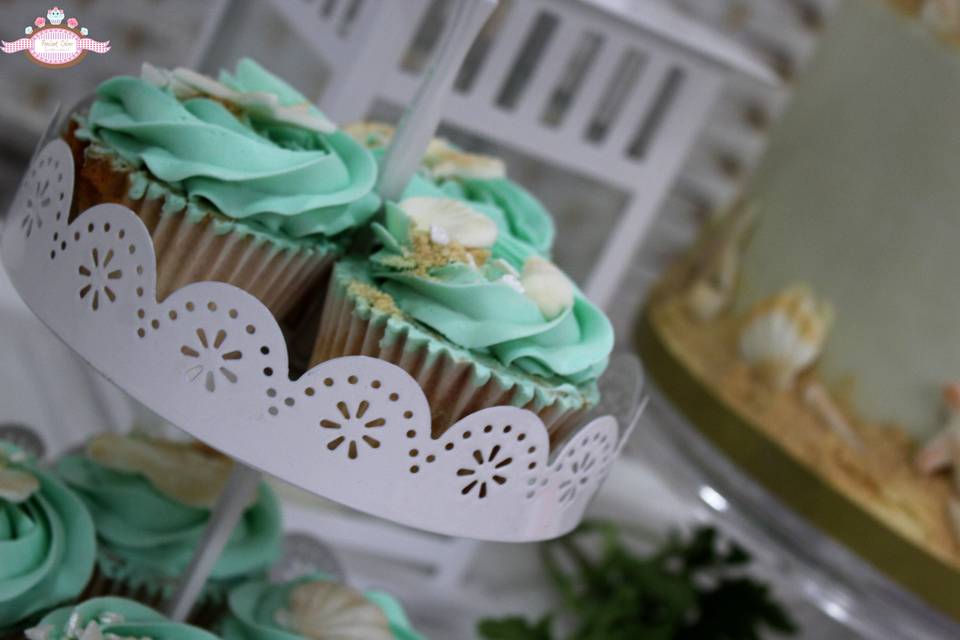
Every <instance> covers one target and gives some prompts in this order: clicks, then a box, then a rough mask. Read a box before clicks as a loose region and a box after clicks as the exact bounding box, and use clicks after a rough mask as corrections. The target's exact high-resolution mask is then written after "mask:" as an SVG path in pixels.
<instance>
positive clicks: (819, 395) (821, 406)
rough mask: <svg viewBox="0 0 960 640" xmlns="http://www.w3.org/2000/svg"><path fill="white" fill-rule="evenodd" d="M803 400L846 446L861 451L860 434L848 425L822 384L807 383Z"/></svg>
mask: <svg viewBox="0 0 960 640" xmlns="http://www.w3.org/2000/svg"><path fill="white" fill-rule="evenodd" d="M803 401H804V403H805V404H806V405H807V406H808V407H809V408H810V409H811V410H812V411H813V412H814V413H815V414H816V415H817V417H818V418H819V419H820V421H821V422H823V424H825V425H826V426H827V427H828V428H829V429H830V430H831V431H833V432H834V433H835V434H836V435H837V436H838V437H839V438H840V439H841V440H843V441H844V442H845V443H846V444H847V446H849V447H850V448H851V449H853V450H854V451H858V452H859V451H863V441H862V440H861V439H860V436H858V435H857V432H856V431H854V430H853V427H851V426H850V423H849V422H848V421H847V418H846V416H844V415H843V412H842V411H840V409H839V407H837V403H836V402H834V400H833V397H832V396H831V395H830V392H828V391H827V390H826V389H825V388H824V387H823V385H822V384H820V383H819V382H815V381H814V382H810V383H809V384H807V385H806V386H805V387H804V388H803Z"/></svg>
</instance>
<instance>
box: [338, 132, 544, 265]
mask: <svg viewBox="0 0 960 640" xmlns="http://www.w3.org/2000/svg"><path fill="white" fill-rule="evenodd" d="M345 130H346V131H347V133H349V134H350V135H352V136H353V137H354V138H355V139H356V140H357V141H358V142H360V143H361V144H363V145H364V146H366V147H367V148H369V149H371V150H372V151H373V152H374V154H375V155H376V156H378V157H380V156H382V154H383V152H384V150H385V149H386V146H387V145H388V144H389V143H390V140H391V139H392V138H393V133H394V130H393V127H391V126H390V125H386V124H382V123H376V122H365V123H355V124H352V125H348V126H347V127H346V129H345ZM404 196H405V197H414V196H433V197H447V198H456V199H458V200H464V201H466V202H468V203H469V204H471V205H472V206H474V207H475V208H476V209H477V210H479V211H481V212H483V213H484V214H485V215H487V216H489V217H490V218H492V219H493V220H494V222H496V223H497V227H498V228H499V229H500V231H501V232H502V233H503V234H504V235H510V236H512V237H514V238H516V239H518V240H521V241H523V242H524V243H526V244H528V245H530V246H531V247H533V248H534V249H536V250H537V251H539V252H540V253H541V254H543V255H549V254H550V250H551V248H552V247H553V241H554V239H555V237H556V228H555V226H554V223H553V218H552V217H551V215H550V213H549V212H548V211H547V210H546V208H544V206H543V205H542V204H541V203H540V201H539V200H537V198H536V197H535V196H534V195H533V194H531V193H530V192H529V191H527V190H526V189H524V188H523V187H522V186H520V185H519V184H517V183H516V182H514V181H513V180H510V179H509V178H508V177H507V175H506V169H505V167H504V163H503V161H502V160H500V159H499V158H495V157H493V156H484V155H479V154H473V153H467V152H464V151H462V150H460V149H459V148H457V147H456V146H454V145H453V144H451V143H450V142H448V141H446V140H444V139H442V138H434V139H433V141H432V142H431V143H430V146H429V147H428V149H427V152H426V154H425V155H424V158H423V162H422V166H421V169H420V173H419V174H418V175H416V176H414V178H413V180H411V182H410V184H409V185H408V186H407V190H406V192H405V194H404Z"/></svg>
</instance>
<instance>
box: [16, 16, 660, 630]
mask: <svg viewBox="0 0 960 640" xmlns="http://www.w3.org/2000/svg"><path fill="white" fill-rule="evenodd" d="M494 5H495V0H461V1H460V2H459V4H458V6H457V10H456V15H455V17H454V19H453V20H452V21H451V23H450V26H449V27H448V30H447V32H446V33H445V35H444V43H443V44H442V45H441V47H440V50H439V51H438V53H437V56H436V58H435V60H436V62H435V65H434V68H433V70H432V72H431V73H429V74H427V76H426V77H425V80H424V82H423V85H422V86H421V89H420V91H419V93H418V95H417V98H416V99H415V100H414V102H413V104H412V105H411V108H410V109H409V111H408V113H407V116H406V117H405V118H404V121H403V122H402V124H401V126H400V127H399V130H398V132H397V135H396V137H395V140H394V143H393V146H392V147H391V149H390V150H389V151H388V152H387V154H386V157H385V160H384V163H383V166H382V172H381V183H380V185H379V189H380V191H381V193H382V194H383V195H384V196H385V197H388V198H391V197H396V196H398V195H399V193H400V192H401V191H402V188H403V186H404V185H406V183H407V182H408V181H409V178H410V177H411V175H412V174H413V172H414V170H415V168H416V167H417V166H418V165H419V161H420V158H421V156H422V154H423V151H424V150H425V149H426V146H427V143H428V141H429V139H430V137H431V135H432V134H433V131H434V130H435V128H436V125H437V121H438V118H439V108H440V104H441V102H442V100H443V99H444V96H445V95H446V93H447V92H448V91H449V88H450V85H451V83H452V80H453V77H454V75H455V72H456V71H457V69H458V68H459V66H460V64H461V62H462V60H463V58H464V56H465V54H466V51H467V49H468V47H469V45H470V43H471V42H472V41H473V39H474V37H475V36H476V34H477V33H478V31H479V29H480V27H481V26H482V25H483V23H484V21H485V20H486V18H487V17H488V16H489V14H490V11H491V10H492V9H493V6H494ZM63 125H64V118H63V117H60V118H58V117H56V116H55V117H54V119H53V121H52V122H51V125H50V126H49V128H48V130H47V132H46V134H45V135H44V137H43V139H42V140H41V142H40V144H39V145H38V148H37V151H36V153H35V155H34V157H33V160H32V162H31V164H30V166H29V168H28V169H27V172H26V175H25V176H24V178H23V180H22V182H21V184H20V188H19V190H18V192H17V194H16V197H15V199H14V202H13V205H12V206H11V208H10V210H9V212H8V213H7V216H6V220H5V224H4V227H3V230H2V231H3V233H2V237H0V256H2V258H3V263H4V266H5V267H6V269H7V271H8V273H9V276H10V279H11V281H12V282H13V284H14V286H15V287H16V288H17V290H18V292H19V293H20V295H21V296H22V298H23V300H24V302H26V304H27V305H28V306H29V307H30V308H31V309H32V310H33V312H34V313H35V314H36V315H37V316H38V317H39V318H40V319H41V320H42V321H43V322H44V323H45V324H46V325H47V326H48V327H49V328H50V329H51V330H52V331H53V332H54V333H55V334H56V335H58V336H59V337H60V338H61V339H62V340H63V341H64V342H65V343H66V344H67V345H69V346H70V347H71V348H73V349H74V350H75V351H76V352H77V353H78V354H79V355H80V356H81V357H83V358H84V359H85V360H86V361H87V362H89V363H90V364H91V365H92V366H93V367H94V368H96V369H97V370H99V371H100V372H101V373H102V374H103V375H104V376H106V377H107V378H108V379H110V380H111V381H113V382H114V383H115V384H117V385H118V386H120V387H121V388H123V389H124V390H125V391H127V392H128V393H129V394H130V395H131V396H133V397H134V398H136V399H137V400H139V401H140V402H142V403H143V404H145V405H146V406H147V407H149V408H151V409H152V410H154V411H155V412H156V413H158V414H159V415H160V416H162V417H163V418H165V419H166V420H168V421H169V422H171V423H172V424H174V425H177V426H178V427H180V428H181V429H183V430H184V431H186V432H188V433H189V434H191V435H192V436H195V437H196V438H198V439H200V440H202V441H203V442H205V443H207V444H208V445H210V446H212V447H214V448H216V449H218V450H220V451H222V452H223V453H225V454H226V455H228V456H231V457H232V458H234V459H235V460H236V461H237V464H236V467H235V471H234V473H233V475H232V476H231V478H230V480H229V482H228V484H227V486H226V488H225V490H224V492H223V494H222V496H221V497H220V500H219V502H218V504H217V505H216V507H215V509H214V512H213V516H212V518H211V524H210V526H209V528H208V530H207V532H206V534H205V535H204V537H203V540H202V541H201V543H200V545H199V548H198V550H197V552H196V555H195V557H194V559H193V562H192V565H191V566H190V568H189V569H188V570H187V572H186V574H185V575H184V576H183V579H182V583H181V585H180V587H179V589H178V591H177V593H176V594H175V595H174V597H173V598H172V599H171V601H170V603H169V609H168V613H169V614H170V615H171V616H172V617H174V618H176V619H180V620H182V619H184V618H186V616H187V614H188V613H189V611H190V609H191V607H192V606H193V604H194V602H195V600H196V597H197V594H198V593H199V591H200V588H201V587H202V585H203V583H204V582H205V581H206V578H207V576H208V575H209V573H210V571H211V569H212V566H213V564H214V563H215V562H216V559H217V557H218V556H219V554H220V552H221V550H222V548H223V546H224V545H225V544H226V541H227V539H228V538H229V536H230V534H231V532H232V531H233V528H234V525H235V524H236V522H237V520H238V518H239V517H240V515H241V513H242V512H243V510H244V508H245V506H246V504H247V502H248V498H249V496H250V495H251V492H252V491H253V489H254V487H255V486H256V483H257V482H258V479H259V477H260V472H261V471H262V472H266V473H269V474H271V475H273V476H276V477H277V478H280V479H282V480H285V481H287V482H290V483H292V484H294V485H298V486H300V487H302V488H304V489H307V490H309V491H312V492H314V493H317V494H320V495H322V496H325V497H327V498H330V499H333V500H336V501H338V502H340V503H343V504H345V505H348V506H350V507H353V508H356V509H359V510H361V511H365V512H368V513H370V514H374V515H377V516H380V517H382V518H386V519H390V520H393V521H396V522H399V523H402V524H406V525H410V526H413V527H417V528H422V529H426V530H429V531H433V532H437V533H442V534H448V535H454V536H464V537H471V538H477V539H487V540H501V541H532V540H540V539H546V538H550V537H555V536H559V535H561V534H563V533H565V532H567V531H569V530H571V529H572V528H573V527H575V526H576V525H577V523H578V522H579V521H580V519H581V517H582V515H583V512H584V509H585V507H586V505H587V503H588V501H589V500H590V498H591V496H592V495H593V494H594V492H595V491H596V490H597V488H598V486H599V485H600V483H601V482H602V481H603V479H604V478H605V477H606V475H607V473H608V471H609V469H610V465H611V464H612V463H613V461H614V459H615V457H616V456H617V455H618V453H619V451H620V448H621V446H622V444H623V442H624V441H625V440H626V438H627V436H628V435H629V431H630V430H631V429H632V427H633V424H634V423H635V419H636V417H637V416H638V414H639V411H640V409H641V405H642V402H641V400H642V393H641V391H640V384H641V383H640V379H641V378H640V373H639V367H638V366H636V365H635V364H631V363H625V362H623V361H621V362H618V363H615V364H616V366H615V367H613V370H614V371H615V373H614V374H613V375H612V376H608V379H607V383H610V382H613V383H614V384H615V385H616V386H618V387H619V388H620V390H619V392H617V393H611V394H610V395H611V397H613V398H614V399H615V400H616V401H617V402H619V403H621V406H620V407H619V410H618V411H617V415H618V416H623V417H621V418H620V420H619V421H618V419H617V418H615V417H614V416H612V415H600V416H598V417H594V418H593V419H592V420H590V422H588V423H587V424H585V425H584V426H583V427H582V428H580V429H579V430H577V431H576V432H575V433H573V434H572V435H571V436H570V437H569V438H567V439H566V440H565V441H563V442H560V443H555V444H553V445H551V442H550V439H549V437H548V434H547V430H546V427H545V426H544V424H543V423H542V422H541V421H540V419H539V418H538V417H537V416H536V415H535V414H533V413H531V412H529V411H526V410H522V409H519V408H516V407H511V406H501V407H494V408H489V409H485V410H482V411H478V412H476V413H474V414H472V415H469V416H467V417H465V418H463V419H462V420H460V421H459V422H457V423H456V424H455V425H453V426H452V427H451V428H450V429H448V430H447V431H446V432H445V433H444V434H443V435H442V436H441V437H440V438H436V439H435V438H432V437H431V434H430V412H431V407H430V406H429V405H428V403H427V400H426V397H425V395H424V393H423V391H422V389H420V387H419V386H418V385H417V383H416V382H415V381H414V380H413V378H412V377H410V376H409V375H408V374H407V373H406V372H405V371H403V370H402V369H400V368H398V367H396V366H394V365H392V364H390V363H387V362H385V361H381V360H377V359H374V358H368V357H363V356H356V357H345V358H338V359H335V360H331V361H327V362H323V363H321V364H319V365H317V366H316V367H314V368H313V369H311V370H309V371H307V372H306V373H303V375H300V376H299V377H298V378H296V379H293V378H292V377H291V374H289V373H288V372H289V371H290V369H289V366H288V360H287V346H286V343H285V341H284V336H283V334H282V333H281V330H280V327H279V326H278V324H277V321H276V320H275V319H274V317H273V316H272V315H271V314H270V312H269V311H267V309H266V308H265V307H264V306H263V305H262V304H261V303H260V302H259V301H258V300H257V299H255V298H254V297H252V296H250V295H248V294H247V293H245V292H244V291H241V290H239V289H237V288H235V287H233V286H230V285H227V284H222V283H216V282H201V283H196V284H191V285H189V286H187V287H184V288H183V289H180V290H179V291H176V292H174V293H173V294H171V295H170V296H169V297H167V298H166V299H164V300H159V301H158V300H157V298H156V291H155V285H156V272H155V256H154V248H153V244H152V242H151V239H150V236H149V234H148V232H147V230H146V228H145V227H144V225H143V224H142V223H141V222H140V220H139V219H138V218H137V217H136V216H135V215H134V214H133V212H132V211H130V210H129V209H127V208H125V207H123V206H120V205H116V204H102V205H98V206H95V207H93V208H91V209H89V210H87V211H85V212H83V213H81V214H80V216H79V217H78V218H76V219H75V220H74V221H73V222H68V214H69V211H70V204H71V200H72V194H73V175H74V173H73V169H74V167H73V159H72V156H71V153H70V150H69V149H68V147H67V145H66V143H64V142H63V141H62V140H60V139H59V137H58V136H59V134H60V132H61V131H62V129H63ZM611 378H612V379H611ZM321 420H323V421H325V422H327V421H329V422H328V424H329V423H330V422H333V423H336V424H338V425H339V427H340V428H339V429H329V428H321V426H320V422H321ZM618 422H619V424H618Z"/></svg>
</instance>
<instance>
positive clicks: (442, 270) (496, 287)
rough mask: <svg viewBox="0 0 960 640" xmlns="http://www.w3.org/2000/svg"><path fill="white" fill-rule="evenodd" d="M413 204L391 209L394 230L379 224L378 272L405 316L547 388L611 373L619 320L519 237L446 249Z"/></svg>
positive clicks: (374, 267)
mask: <svg viewBox="0 0 960 640" xmlns="http://www.w3.org/2000/svg"><path fill="white" fill-rule="evenodd" d="M417 200H420V199H419V198H418V199H417ZM403 204H404V203H401V206H397V205H394V204H393V203H387V216H386V227H382V226H380V225H376V224H375V225H374V229H375V231H377V233H378V235H379V237H380V239H381V241H382V242H383V249H381V250H380V251H379V252H378V253H376V254H374V255H373V256H372V257H371V263H372V264H371V269H370V271H371V275H372V276H373V278H374V280H375V281H377V282H378V284H379V285H380V286H381V288H382V289H383V290H384V291H385V292H387V293H388V294H390V296H391V297H392V298H393V300H394V301H395V303H396V305H397V307H399V309H400V310H401V311H403V312H404V313H406V314H408V315H409V316H411V317H412V318H414V319H416V320H417V321H419V322H421V323H422V324H424V325H426V326H428V327H430V328H431V329H433V330H435V331H437V332H438V333H440V334H442V335H443V336H444V337H445V338H447V339H448V340H450V341H451V342H453V343H454V344H457V345H459V346H461V347H464V348H467V349H470V350H473V351H477V352H481V353H489V354H491V355H493V356H494V357H496V358H497V359H498V360H499V361H500V362H501V363H503V364H505V365H507V366H515V367H518V368H520V369H521V370H523V371H525V372H527V373H530V374H534V375H537V376H540V377H543V378H546V379H547V380H552V381H555V382H560V383H563V382H567V383H572V384H576V385H580V384H583V383H587V382H590V381H593V380H595V379H596V378H597V377H598V376H599V375H600V374H601V373H602V372H603V370H604V369H605V368H606V365H607V359H608V356H609V354H610V351H611V350H612V348H613V329H612V327H611V325H610V322H609V320H608V319H607V318H606V316H605V315H604V314H603V312H601V311H600V310H599V309H598V308H597V307H596V306H594V305H593V304H591V303H590V302H589V301H588V300H587V299H586V298H585V297H584V296H583V295H582V294H581V293H580V292H579V291H578V290H577V289H576V287H574V286H573V284H572V283H570V281H569V280H568V279H567V278H566V276H563V275H562V274H561V273H560V272H559V270H557V269H556V268H555V267H553V266H552V265H549V263H546V261H545V260H544V259H543V258H542V257H540V256H539V255H538V254H537V252H536V251H535V250H534V249H533V248H532V247H529V246H528V245H525V244H523V243H522V242H520V241H519V240H517V239H515V238H512V237H510V236H499V237H498V238H497V240H496V242H495V243H493V245H492V246H491V247H489V248H488V249H487V250H486V251H483V250H477V249H476V248H472V249H470V250H468V249H466V248H465V247H463V246H462V245H460V244H458V243H456V242H446V243H444V242H443V241H442V240H443V238H440V240H441V241H440V242H437V237H436V236H435V235H434V234H432V233H430V234H425V233H424V232H422V231H418V230H417V229H416V227H415V225H414V224H413V222H412V221H411V218H410V216H409V215H408V214H407V213H406V212H404V210H403V209H402V208H401V207H402V206H403ZM408 206H409V205H408ZM544 263H546V264H548V265H549V267H548V268H545V267H544ZM525 280H526V281H527V284H526V285H525V284H524V281H525ZM534 290H535V291H536V292H535V293H534Z"/></svg>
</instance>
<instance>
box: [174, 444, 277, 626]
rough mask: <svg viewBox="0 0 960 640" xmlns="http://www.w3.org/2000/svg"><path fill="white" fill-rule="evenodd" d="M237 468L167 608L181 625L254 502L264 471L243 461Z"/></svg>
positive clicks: (215, 507)
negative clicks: (251, 501)
mask: <svg viewBox="0 0 960 640" xmlns="http://www.w3.org/2000/svg"><path fill="white" fill-rule="evenodd" d="M234 465H235V466H234V468H233V473H231V474H230V479H229V480H228V481H227V485H226V486H225V487H224V489H223V493H221V494H220V497H219V498H218V499H217V504H216V506H214V508H213V513H212V514H211V516H210V522H209V524H208V525H207V529H206V531H204V532H203V538H201V540H200V546H199V547H198V548H197V552H196V553H195V554H194V556H193V559H192V560H191V561H190V566H189V567H187V571H186V573H185V574H184V575H183V577H182V578H181V582H180V585H179V586H178V587H177V591H176V593H174V595H173V598H172V599H171V600H170V602H169V603H168V605H167V615H168V616H169V617H170V618H172V619H173V620H176V621H177V622H183V621H184V620H186V619H187V616H189V615H190V610H191V609H193V605H194V603H196V601H197V596H199V595H200V591H201V589H203V585H204V584H206V582H207V578H208V577H209V576H210V572H211V571H213V567H214V565H215V564H216V563H217V559H218V558H219V557H220V553H221V552H222V551H223V548H224V547H225V546H227V541H228V540H230V536H231V535H232V534H233V531H234V529H235V528H236V526H237V522H239V521H240V516H242V515H243V512H244V511H245V510H246V508H247V507H248V506H249V505H250V499H251V497H252V496H253V495H254V492H255V491H256V490H257V484H258V483H259V482H260V472H259V471H257V470H256V469H251V468H250V467H248V466H246V465H244V464H241V463H239V462H237V463H234Z"/></svg>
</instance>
